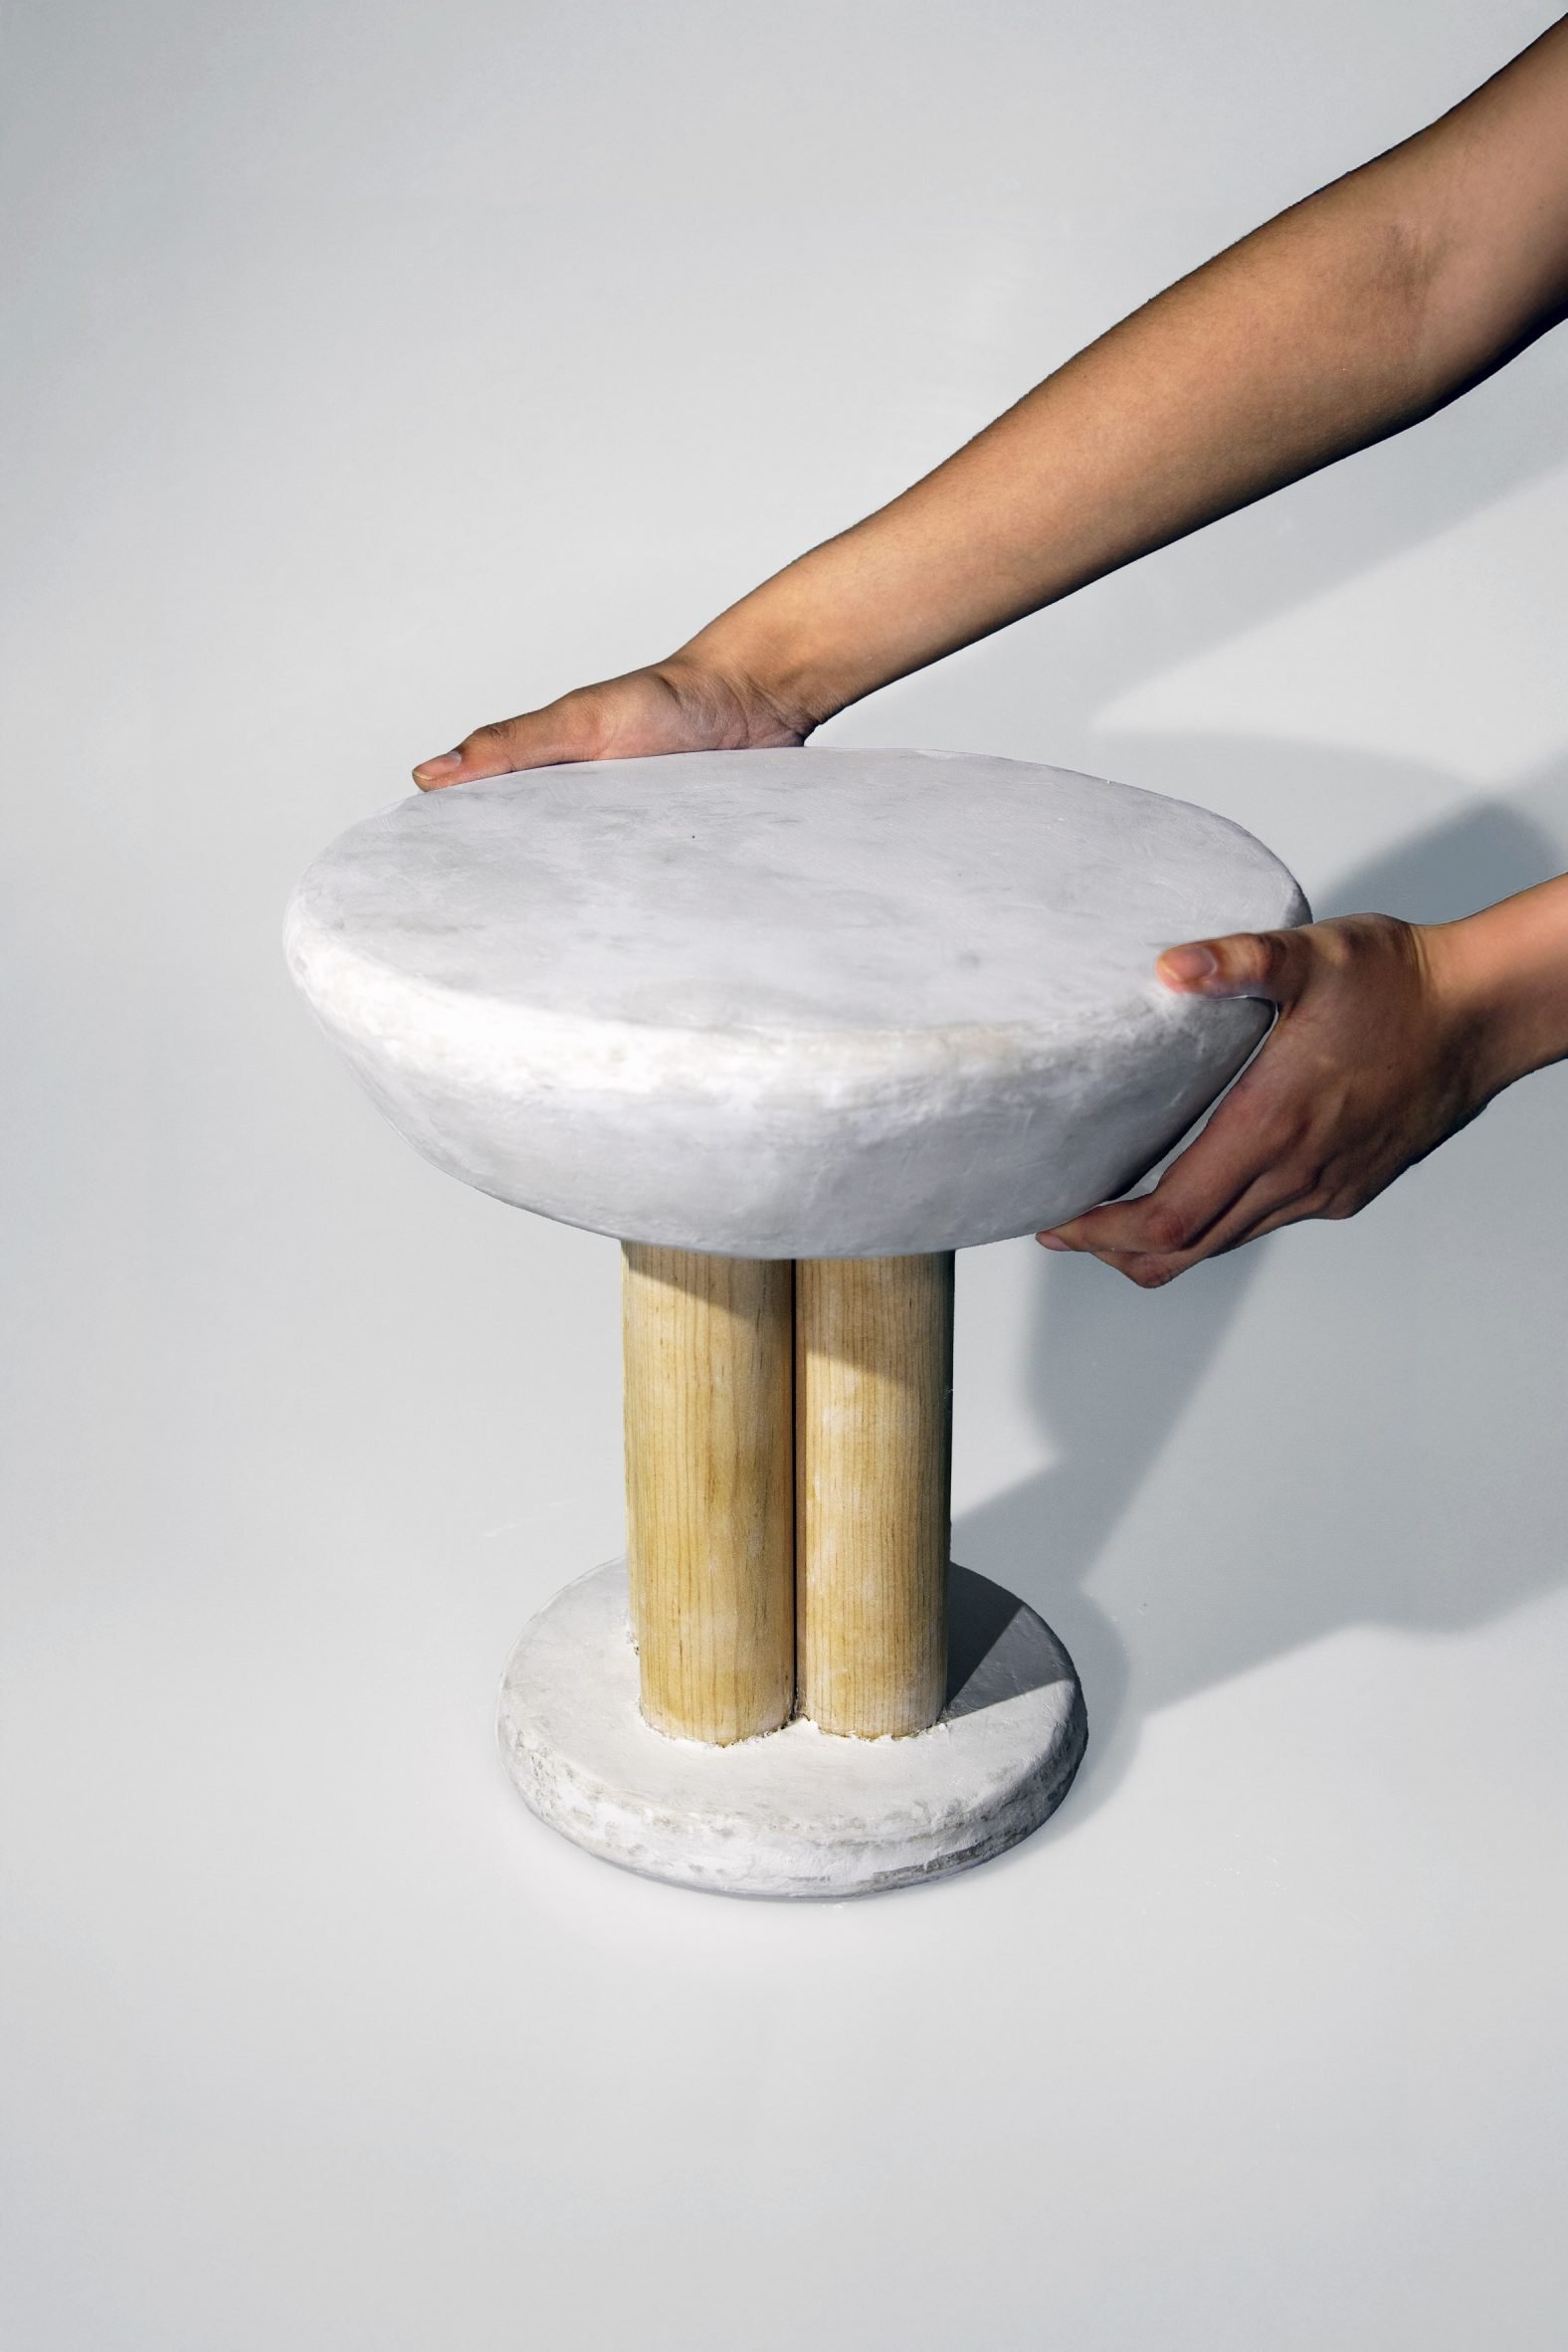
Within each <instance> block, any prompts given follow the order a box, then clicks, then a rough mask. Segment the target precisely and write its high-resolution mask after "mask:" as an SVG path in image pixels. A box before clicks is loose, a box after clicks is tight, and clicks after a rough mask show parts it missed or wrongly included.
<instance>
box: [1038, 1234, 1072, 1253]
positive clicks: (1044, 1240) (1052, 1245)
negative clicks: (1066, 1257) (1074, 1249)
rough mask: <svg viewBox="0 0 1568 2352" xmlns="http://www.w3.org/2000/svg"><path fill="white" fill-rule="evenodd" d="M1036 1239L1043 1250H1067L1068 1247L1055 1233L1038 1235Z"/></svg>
mask: <svg viewBox="0 0 1568 2352" xmlns="http://www.w3.org/2000/svg"><path fill="white" fill-rule="evenodd" d="M1035 1239H1036V1241H1037V1242H1038V1243H1039V1244H1040V1247H1041V1248H1042V1250H1065V1249H1066V1248H1067V1246H1068V1245H1067V1243H1066V1242H1064V1241H1062V1240H1061V1239H1060V1238H1059V1236H1058V1235H1056V1234H1054V1233H1037V1234H1036V1236H1035Z"/></svg>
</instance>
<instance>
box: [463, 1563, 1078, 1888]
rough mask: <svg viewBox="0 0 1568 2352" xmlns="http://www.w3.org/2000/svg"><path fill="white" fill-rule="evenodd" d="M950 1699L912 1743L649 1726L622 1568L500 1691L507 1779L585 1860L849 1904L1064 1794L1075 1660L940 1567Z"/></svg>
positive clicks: (517, 1662)
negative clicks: (711, 1737)
mask: <svg viewBox="0 0 1568 2352" xmlns="http://www.w3.org/2000/svg"><path fill="white" fill-rule="evenodd" d="M948 1623H949V1648H950V1653H951V1658H952V1671H951V1674H950V1696H949V1699H948V1703H947V1707H946V1709H945V1711H944V1713H943V1715H942V1717H941V1719H940V1720H939V1721H938V1722H937V1723H936V1724H934V1725H933V1726H932V1728H931V1729H930V1730H929V1731H922V1732H918V1733H916V1734H915V1735H914V1736H913V1737H912V1738H909V1739H836V1738H833V1737H832V1736H830V1735H829V1734H828V1733H826V1732H822V1731H819V1730H818V1729H817V1726H816V1725H815V1724H814V1723H808V1722H805V1721H802V1720H796V1721H795V1722H793V1723H788V1724H786V1725H785V1727H784V1729H783V1730H782V1731H773V1732H769V1733H768V1734H767V1735H766V1737H764V1738H762V1739H748V1740H741V1741H740V1742H738V1744H737V1745H735V1746H733V1747H725V1748H720V1747H706V1746H703V1745H701V1744H700V1743H699V1742H697V1741H695V1740H686V1739H670V1738H667V1737H666V1735H665V1734H664V1733H663V1732H659V1731H655V1730H653V1729H651V1728H650V1726H649V1725H648V1724H647V1723H646V1722H645V1721H644V1720H643V1717H642V1715H641V1713H640V1712H639V1709H638V1704H637V1653H636V1651H635V1650H634V1648H633V1646H632V1637H631V1633H630V1630H629V1626H628V1620H627V1587H626V1565H625V1562H624V1561H621V1560H615V1561H612V1562H611V1563H610V1564H609V1566H608V1567H604V1568H596V1569H593V1570H592V1571H591V1572H590V1573H589V1574H588V1575H586V1576H582V1577H579V1578H578V1579H577V1581H576V1582H575V1583H574V1584H569V1585H567V1586H566V1588H565V1590H564V1591H563V1592H560V1593H558V1594H557V1595H556V1597H555V1599H554V1600H553V1601H551V1602H550V1604H549V1606H548V1607H547V1608H545V1609H544V1610H542V1611H541V1612H540V1614H539V1615H538V1616H537V1617H536V1618H535V1619H534V1621H533V1623H532V1625H530V1626H529V1627H528V1629H527V1631H526V1632H525V1633H524V1635H523V1637H522V1639H521V1641H520V1642H519V1643H518V1644H517V1647H516V1649H515V1650H514V1651H513V1653H512V1656H511V1659H510V1662H509V1663H508V1665H507V1667H506V1673H505V1678H504V1680H503V1682H502V1684H501V1696H500V1715H499V1724H498V1730H499V1736H500V1745H501V1754H502V1756H503V1757H504V1759H505V1762H506V1767H507V1770H508V1771H509V1772H510V1774H511V1776H512V1779H513V1780H514V1781H515V1782H516V1784H517V1787H518V1788H519V1789H520V1790H521V1792H522V1795H523V1797H524V1798H525V1800H526V1801H527V1803H528V1805H529V1807H530V1808H531V1810H532V1811H533V1812H534V1813H536V1814H537V1815H538V1816H539V1819H540V1820H541V1821H544V1822H548V1823H549V1825H550V1827H551V1828H552V1829H556V1830H559V1831H560V1832H561V1833H562V1834H563V1836H565V1837H568V1838H570V1839H572V1840H573V1841H574V1842H575V1843H576V1844H577V1845H579V1846H585V1847H586V1848H587V1849H588V1851H589V1852H590V1853H591V1854H597V1855H600V1856H602V1857H603V1858H604V1859H605V1860H606V1861H607V1862H619V1863H621V1864H622V1865H623V1867H624V1868H626V1869H629V1870H638V1871H641V1872H642V1873H643V1875H644V1876H646V1877H650V1878H666V1879H669V1880H670V1881H671V1882H672V1883H674V1884H676V1885H679V1886H696V1887H702V1888H705V1889H707V1890H708V1891H709V1892H710V1893H715V1894H750V1895H779V1896H797V1897H801V1896H804V1897H808V1898H809V1897H819V1898H823V1897H835V1898H837V1897H843V1896H845V1895H852V1894H875V1893H878V1892H880V1891H882V1890H883V1889H885V1888H888V1887H893V1886H906V1885H910V1884H912V1883H913V1882H914V1881H915V1880H917V1879H921V1878H933V1877H938V1876H941V1875H942V1874H944V1873H945V1872H947V1871H949V1870H961V1869H967V1868H968V1867H969V1866H970V1865H971V1864H972V1863H974V1862H985V1861H987V1860H989V1858H990V1857H991V1856H992V1855H994V1854H1001V1853H1003V1852H1004V1851H1005V1850H1006V1848H1008V1847H1009V1846H1016V1845H1017V1844H1018V1842H1019V1840H1020V1839H1021V1838H1027V1837H1028V1835H1029V1833H1030V1831H1031V1830H1035V1829H1038V1828H1039V1827H1040V1824H1041V1823H1042V1822H1043V1821H1044V1820H1045V1819H1046V1817H1047V1815H1048V1814H1050V1813H1052V1812H1053V1811H1054V1810H1055V1809H1056V1807H1057V1806H1058V1805H1059V1804H1060V1803H1061V1801H1062V1799H1063V1797H1064V1796H1065V1795H1066V1794H1067V1791H1068V1787H1069V1785H1070V1783H1071V1782H1072V1779H1073V1775H1074V1773H1075V1772H1076V1771H1077V1769H1078V1759H1079V1757H1080V1756H1081V1755H1082V1753H1083V1744H1084V1740H1085V1737H1086V1724H1085V1720H1084V1713H1083V1700H1082V1695H1081V1693H1080V1691H1079V1688H1078V1676H1077V1675H1076V1673H1075V1672H1074V1669H1073V1665H1072V1661H1071V1660H1070V1659H1069V1658H1068V1656H1067V1653H1066V1652H1065V1651H1064V1650H1063V1648H1062V1646H1061V1644H1060V1643H1059V1642H1058V1641H1057V1639H1056V1637H1055V1635H1054V1634H1053V1633H1052V1632H1051V1630H1050V1628H1049V1627H1048V1626H1047V1625H1045V1624H1044V1623H1043V1622H1042V1621H1041V1619H1040V1618H1038V1617H1037V1616H1036V1615H1035V1612H1034V1611H1033V1610H1032V1609H1030V1608H1028V1607H1026V1606H1025V1604H1024V1603H1023V1602H1022V1601H1019V1600H1015V1599H1014V1597H1013V1596H1012V1594H1010V1593H1006V1592H1004V1591H1003V1590H1002V1588H1001V1587H1000V1586H999V1585H995V1584H992V1583H991V1582H990V1580H989V1579H988V1578H986V1577H983V1576H976V1575H974V1574H972V1573H971V1571H970V1570H968V1569H965V1568H956V1567H955V1568H954V1569H953V1570H952V1572H951V1580H950V1591H949V1602H948Z"/></svg>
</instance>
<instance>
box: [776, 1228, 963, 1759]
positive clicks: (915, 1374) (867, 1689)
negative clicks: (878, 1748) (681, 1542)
mask: <svg viewBox="0 0 1568 2352" xmlns="http://www.w3.org/2000/svg"><path fill="white" fill-rule="evenodd" d="M795 1274H796V1284H795V1340H796V1359H795V1424H796V1511H795V1515H796V1610H797V1637H796V1650H797V1659H796V1664H797V1672H798V1678H799V1695H798V1703H799V1707H800V1712H801V1713H802V1714H803V1715H809V1716H810V1717H811V1719H812V1721H813V1722H814V1723H817V1724H819V1725H820V1726H821V1728H822V1729H823V1730H824V1731H837V1732H845V1733H850V1734H853V1735H855V1736H858V1737H860V1738H862V1739H876V1738H878V1737H880V1736H881V1735H882V1733H884V1732H912V1731H924V1730H925V1729H926V1728H927V1727H928V1726H929V1725H930V1724H932V1723H934V1722H935V1720H936V1718H937V1716H938V1715H939V1714H940V1712H941V1709H942V1701H943V1697H944V1695H945V1684H946V1674H947V1624H946V1586H947V1553H948V1542H949V1535H950V1524H949V1494H950V1473H951V1462H952V1393H953V1392H952V1378H953V1372H952V1367H953V1260H952V1253H951V1252H950V1251H948V1252H943V1253H941V1254H939V1255H937V1256H934V1257H927V1258H851V1259H835V1258H812V1259H802V1260H801V1262H800V1264H799V1265H798V1266H797V1268H796V1270H795Z"/></svg>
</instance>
